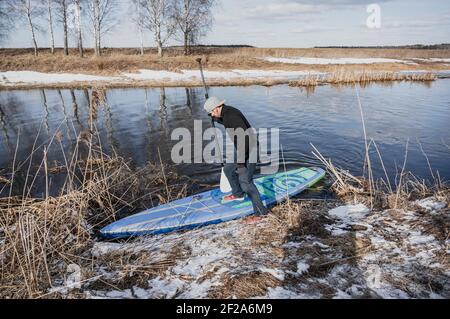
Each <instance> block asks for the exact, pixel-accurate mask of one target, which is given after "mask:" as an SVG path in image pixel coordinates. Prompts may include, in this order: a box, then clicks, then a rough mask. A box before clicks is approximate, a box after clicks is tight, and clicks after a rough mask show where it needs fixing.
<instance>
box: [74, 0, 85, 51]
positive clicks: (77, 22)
mask: <svg viewBox="0 0 450 319" xmlns="http://www.w3.org/2000/svg"><path fill="white" fill-rule="evenodd" d="M74 5H75V14H74V19H75V28H76V34H77V46H78V53H79V54H80V57H83V55H84V52H83V35H82V29H81V0H74Z"/></svg>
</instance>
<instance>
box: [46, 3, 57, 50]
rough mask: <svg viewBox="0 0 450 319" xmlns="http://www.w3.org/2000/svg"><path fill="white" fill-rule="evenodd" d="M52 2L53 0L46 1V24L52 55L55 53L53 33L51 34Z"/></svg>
mask: <svg viewBox="0 0 450 319" xmlns="http://www.w3.org/2000/svg"><path fill="white" fill-rule="evenodd" d="M53 2H54V0H47V22H48V31H49V32H50V50H51V52H52V54H54V53H55V33H54V32H53Z"/></svg>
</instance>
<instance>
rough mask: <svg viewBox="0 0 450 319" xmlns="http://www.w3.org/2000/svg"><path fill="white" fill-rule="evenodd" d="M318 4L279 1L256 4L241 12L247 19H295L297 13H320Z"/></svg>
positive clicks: (320, 7)
mask: <svg viewBox="0 0 450 319" xmlns="http://www.w3.org/2000/svg"><path fill="white" fill-rule="evenodd" d="M322 9H323V7H322V6H320V5H313V4H303V3H297V2H281V3H269V4H264V5H258V6H255V7H253V8H248V9H246V10H245V11H243V12H242V16H243V17H244V18H247V19H267V18H270V19H295V18H298V16H299V15H304V14H311V13H320V12H321V11H322Z"/></svg>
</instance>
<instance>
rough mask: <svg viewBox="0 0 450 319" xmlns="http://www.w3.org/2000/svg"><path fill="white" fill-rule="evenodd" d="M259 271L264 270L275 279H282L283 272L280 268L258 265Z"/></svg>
mask: <svg viewBox="0 0 450 319" xmlns="http://www.w3.org/2000/svg"><path fill="white" fill-rule="evenodd" d="M259 270H260V271H262V272H266V273H269V274H271V275H272V276H274V277H275V278H276V279H278V280H281V281H283V280H284V272H283V271H282V270H281V269H270V268H266V267H260V268H259Z"/></svg>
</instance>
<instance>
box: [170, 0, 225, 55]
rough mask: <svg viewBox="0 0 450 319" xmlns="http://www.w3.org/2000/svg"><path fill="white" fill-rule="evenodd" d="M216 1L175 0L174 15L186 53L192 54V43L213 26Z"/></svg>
mask: <svg viewBox="0 0 450 319" xmlns="http://www.w3.org/2000/svg"><path fill="white" fill-rule="evenodd" d="M215 3H216V0H174V10H173V15H174V19H175V21H176V23H177V28H178V31H179V32H180V33H181V34H182V37H183V43H184V55H188V54H190V47H191V44H193V43H194V41H196V40H198V39H199V38H200V37H201V36H203V35H205V34H206V31H207V30H208V29H209V28H210V27H211V25H212V19H213V16H212V12H211V9H212V7H213V6H214V5H215Z"/></svg>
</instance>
